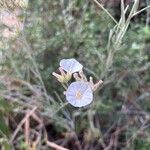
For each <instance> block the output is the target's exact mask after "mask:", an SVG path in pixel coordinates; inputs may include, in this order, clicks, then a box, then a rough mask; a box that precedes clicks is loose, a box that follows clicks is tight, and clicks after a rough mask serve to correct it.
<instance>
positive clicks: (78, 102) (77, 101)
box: [65, 81, 93, 107]
mask: <svg viewBox="0 0 150 150" xmlns="http://www.w3.org/2000/svg"><path fill="white" fill-rule="evenodd" d="M65 94H66V99H67V101H68V102H69V103H70V104H71V105H73V106H75V107H83V106H86V105H88V104H90V103H91V102H92V101H93V91H92V88H91V86H90V85H89V83H88V82H83V81H77V82H73V83H71V84H70V85H69V87H68V89H67V91H66V93H65Z"/></svg>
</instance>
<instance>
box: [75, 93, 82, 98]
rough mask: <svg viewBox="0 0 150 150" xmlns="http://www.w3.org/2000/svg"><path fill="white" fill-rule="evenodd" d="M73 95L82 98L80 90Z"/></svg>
mask: <svg viewBox="0 0 150 150" xmlns="http://www.w3.org/2000/svg"><path fill="white" fill-rule="evenodd" d="M75 96H76V99H81V98H82V93H81V92H80V91H77V92H76V94H75Z"/></svg>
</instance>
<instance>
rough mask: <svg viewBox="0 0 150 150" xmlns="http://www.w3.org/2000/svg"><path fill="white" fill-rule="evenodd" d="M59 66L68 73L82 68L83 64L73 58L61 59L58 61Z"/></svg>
mask: <svg viewBox="0 0 150 150" xmlns="http://www.w3.org/2000/svg"><path fill="white" fill-rule="evenodd" d="M60 67H61V68H62V69H63V70H65V71H66V72H69V73H71V74H72V73H75V72H79V71H81V70H82V68H83V66H82V65H81V64H80V63H79V62H78V61H77V60H76V59H74V58H71V59H62V60H61V61H60Z"/></svg>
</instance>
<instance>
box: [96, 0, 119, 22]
mask: <svg viewBox="0 0 150 150" xmlns="http://www.w3.org/2000/svg"><path fill="white" fill-rule="evenodd" d="M94 2H95V3H96V4H97V5H98V6H99V7H100V8H101V9H102V10H104V11H105V12H106V13H107V14H108V16H109V17H110V18H111V19H112V20H113V21H114V22H115V23H116V24H118V22H117V21H116V19H115V18H114V17H113V16H112V15H111V14H110V13H109V12H108V10H107V9H105V8H104V7H103V5H101V4H100V3H99V2H98V1H97V0H94Z"/></svg>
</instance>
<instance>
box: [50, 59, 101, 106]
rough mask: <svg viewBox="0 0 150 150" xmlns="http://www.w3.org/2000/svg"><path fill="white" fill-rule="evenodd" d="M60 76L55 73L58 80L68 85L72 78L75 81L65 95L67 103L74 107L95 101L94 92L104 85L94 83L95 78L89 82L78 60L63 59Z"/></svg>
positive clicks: (99, 82)
mask: <svg viewBox="0 0 150 150" xmlns="http://www.w3.org/2000/svg"><path fill="white" fill-rule="evenodd" d="M59 65H60V67H59V71H60V74H58V73H55V72H53V75H54V76H55V77H56V78H57V80H58V81H59V82H61V83H63V84H67V83H68V82H69V81H70V80H71V78H72V77H73V78H74V79H75V82H72V83H71V84H70V85H69V86H68V87H67V89H66V91H65V95H66V99H67V101H68V102H69V103H70V104H71V105H73V106H74V107H83V106H86V105H89V104H90V103H91V102H92V101H93V92H94V91H95V90H96V89H97V88H98V87H99V86H100V85H101V84H102V83H103V81H102V80H99V81H98V82H97V83H96V84H94V83H93V78H92V77H90V79H89V80H88V79H87V77H86V76H85V74H84V73H83V66H82V64H80V63H79V62H78V61H77V60H76V59H74V58H71V59H62V60H61V61H60V64H59Z"/></svg>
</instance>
